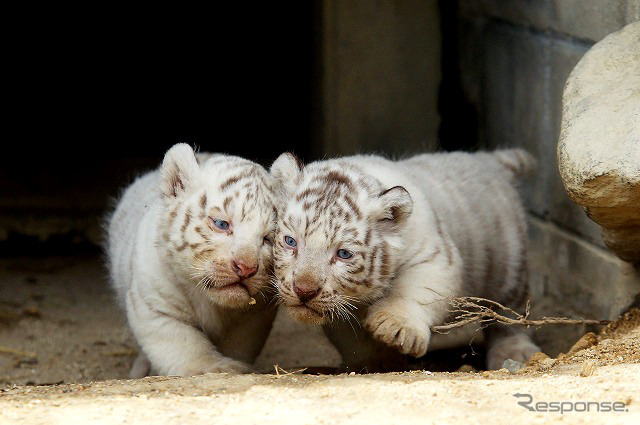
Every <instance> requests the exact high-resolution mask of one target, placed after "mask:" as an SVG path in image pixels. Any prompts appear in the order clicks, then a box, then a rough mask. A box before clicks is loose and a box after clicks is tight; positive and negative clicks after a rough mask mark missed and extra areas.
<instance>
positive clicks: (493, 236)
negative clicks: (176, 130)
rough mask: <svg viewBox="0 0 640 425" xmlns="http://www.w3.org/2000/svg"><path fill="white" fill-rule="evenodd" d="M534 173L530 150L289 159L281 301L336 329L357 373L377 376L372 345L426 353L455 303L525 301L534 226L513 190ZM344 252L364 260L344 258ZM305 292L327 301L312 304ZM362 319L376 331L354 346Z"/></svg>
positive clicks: (278, 249)
mask: <svg viewBox="0 0 640 425" xmlns="http://www.w3.org/2000/svg"><path fill="white" fill-rule="evenodd" d="M532 164H533V161H532V160H531V157H530V156H529V155H528V154H526V153H525V152H524V151H520V150H505V151H497V152H494V153H477V154H468V153H440V154H428V155H419V156H415V157H412V158H410V159H407V160H403V161H397V162H394V161H390V160H386V159H384V158H381V157H376V156H354V157H347V158H340V159H332V160H327V161H320V162H315V163H312V164H309V165H307V166H306V167H303V168H302V167H300V165H299V164H298V163H296V162H295V161H294V160H293V158H292V157H291V156H288V155H287V154H285V155H283V156H281V157H280V158H279V159H278V160H276V162H275V163H274V165H273V166H272V169H271V172H272V174H273V176H274V179H275V182H276V183H275V189H276V191H277V192H278V193H279V198H280V199H282V202H281V204H280V205H278V225H277V230H276V236H275V242H274V254H273V255H274V270H275V274H276V277H277V282H276V285H277V287H278V291H279V296H280V297H281V299H282V301H283V302H284V304H285V305H287V307H288V310H289V311H290V313H291V314H292V315H293V316H294V317H295V318H297V319H299V320H302V321H305V322H311V323H317V324H323V325H326V326H325V328H326V330H327V332H328V334H329V337H330V339H332V341H333V342H334V343H335V344H336V346H337V347H338V348H339V349H340V351H341V352H342V355H343V360H344V361H345V364H348V365H350V366H352V367H369V368H371V367H370V366H371V365H369V364H362V362H363V361H364V362H365V363H366V361H365V360H363V359H366V358H367V356H366V355H363V354H362V351H367V350H369V348H366V347H364V346H365V345H366V344H367V341H369V340H371V341H377V342H378V343H384V344H386V345H388V346H391V347H395V348H396V349H397V350H398V351H399V352H401V353H403V354H410V355H413V356H416V357H418V356H422V355H424V354H425V352H426V351H427V347H428V346H429V344H430V341H431V330H430V327H431V326H433V325H438V324H442V323H443V322H444V321H445V320H446V318H447V316H448V304H447V302H446V298H447V297H451V296H461V295H474V296H479V297H486V298H491V299H493V300H496V301H499V302H503V303H506V304H508V305H512V306H515V305H517V304H518V303H521V302H522V301H523V299H524V297H525V289H526V281H525V277H526V265H525V249H526V248H525V246H526V237H527V235H526V222H525V216H524V212H523V209H522V206H521V202H520V199H519V197H518V194H517V192H516V190H515V188H514V185H513V183H514V182H516V181H517V180H518V178H519V177H520V176H521V175H522V174H524V173H525V172H526V171H527V168H530V167H531V166H532ZM285 236H289V237H292V238H294V239H295V240H296V241H297V247H296V248H295V249H292V248H291V247H289V246H287V243H286V242H285V240H284V237H285ZM340 249H346V250H348V251H350V252H352V253H353V257H352V258H351V259H349V260H347V261H344V260H342V259H340V258H337V251H338V250H340ZM301 288H302V289H301ZM300 291H303V292H304V293H305V294H307V293H309V294H310V293H316V295H315V296H314V297H313V298H311V299H310V300H304V299H302V298H300V297H299V296H298V295H299V293H300ZM311 291H315V292H311ZM356 318H357V319H358V320H359V321H361V322H362V325H363V327H364V329H366V331H367V333H366V334H364V335H360V336H358V337H357V338H354V335H353V332H351V339H352V341H351V343H349V342H345V341H344V339H345V338H348V337H349V332H348V331H347V332H345V331H344V329H341V327H344V326H351V324H349V323H348V322H349V321H350V320H353V319H356ZM353 331H354V332H356V334H358V332H359V331H358V330H357V329H356V326H354V329H353ZM511 336H512V335H511V334H508V335H504V337H505V338H506V337H511ZM517 338H520V336H518V337H517ZM490 339H491V338H490ZM520 340H521V338H520V339H518V341H520ZM500 341H503V342H504V338H502V337H501V338H498V342H500ZM514 341H515V340H514ZM522 341H524V342H525V343H522V344H520V343H518V344H515V345H516V349H515V350H516V351H517V352H511V351H509V352H504V350H502V351H500V353H494V354H493V357H492V359H490V366H492V367H495V365H496V364H497V363H499V365H498V366H501V364H502V363H501V360H504V358H506V357H514V358H517V359H521V358H522V357H526V356H528V355H530V354H532V350H535V349H537V347H535V345H533V344H532V343H530V341H529V340H528V339H526V341H525V340H522ZM515 342H517V341H515ZM354 344H355V346H354ZM503 345H504V344H503ZM356 347H357V348H356ZM356 352H358V353H357V355H356V356H355V358H357V359H358V360H357V361H351V360H350V358H354V356H353V353H356ZM371 352H372V353H377V352H379V348H376V347H373V348H371ZM520 354H522V355H520ZM490 355H491V352H490ZM369 360H371V359H369ZM369 360H367V361H369ZM358 363H359V364H358Z"/></svg>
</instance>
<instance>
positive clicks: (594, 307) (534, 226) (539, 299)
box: [529, 218, 640, 355]
mask: <svg viewBox="0 0 640 425" xmlns="http://www.w3.org/2000/svg"><path fill="white" fill-rule="evenodd" d="M529 244H530V245H529V285H530V288H531V290H530V294H531V297H530V298H531V317H532V318H537V317H542V316H564V317H575V318H585V319H615V318H616V317H618V316H619V315H620V314H621V313H622V312H623V311H624V310H625V309H626V308H627V307H628V306H629V305H630V304H631V303H632V302H633V299H634V297H635V295H636V294H638V293H639V292H640V270H638V269H634V268H633V266H631V265H630V264H628V263H625V262H624V261H622V260H620V259H618V258H617V257H616V256H615V255H614V254H612V253H611V252H610V251H608V250H605V249H603V248H601V247H598V246H596V245H593V244H591V243H589V242H586V241H584V240H583V239H581V238H579V237H576V236H575V235H573V234H571V233H569V232H566V231H564V230H561V229H560V228H559V227H557V226H555V225H553V224H551V223H549V222H545V221H542V220H539V219H536V218H530V220H529ZM585 330H586V329H585V328H584V327H579V326H576V327H574V326H547V327H542V328H540V329H538V330H537V331H536V340H537V341H538V342H539V343H540V344H541V345H542V348H543V349H545V352H547V353H549V354H552V355H553V354H557V353H558V352H560V351H566V350H567V349H568V348H569V346H570V345H571V344H572V342H574V341H576V340H577V339H578V338H579V337H580V336H581V335H582V334H583V333H584V331H585ZM560 335H564V337H563V338H559V336H560ZM563 343H564V344H565V345H563Z"/></svg>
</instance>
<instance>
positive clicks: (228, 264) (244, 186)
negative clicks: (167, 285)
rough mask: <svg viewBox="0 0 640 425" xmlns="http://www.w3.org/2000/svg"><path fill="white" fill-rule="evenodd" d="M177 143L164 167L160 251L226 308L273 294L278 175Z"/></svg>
mask: <svg viewBox="0 0 640 425" xmlns="http://www.w3.org/2000/svg"><path fill="white" fill-rule="evenodd" d="M198 158H199V159H200V160H201V163H200V164H199V163H198V161H197V160H196V156H195V154H194V152H193V149H191V147H189V146H188V145H186V144H177V145H175V146H173V147H172V148H171V149H169V151H168V152H167V153H166V155H165V157H164V160H163V163H162V166H161V168H160V175H161V178H160V180H161V191H162V197H163V199H164V211H163V220H162V225H161V231H160V233H159V238H160V239H159V241H158V244H159V246H160V247H161V248H162V249H163V252H164V254H165V260H166V261H167V262H168V263H169V264H170V266H171V268H172V270H174V273H176V274H177V275H178V279H179V280H180V281H182V282H184V283H185V284H187V285H189V286H191V290H193V291H201V292H202V293H203V294H206V296H207V297H208V298H209V299H210V300H211V301H212V302H214V303H216V304H218V305H221V306H226V307H233V308H236V307H244V306H248V305H250V304H254V303H255V302H256V301H255V298H254V297H258V296H259V295H261V294H262V293H263V291H264V290H265V289H267V288H269V283H270V277H271V274H272V259H271V251H272V240H273V239H272V238H273V232H274V226H275V210H274V205H273V202H272V199H273V193H272V189H271V176H270V175H269V173H268V172H267V171H266V170H265V169H264V168H263V167H262V166H260V165H258V164H255V163H253V162H251V161H248V160H246V159H242V158H239V157H235V156H228V155H211V154H200V155H198Z"/></svg>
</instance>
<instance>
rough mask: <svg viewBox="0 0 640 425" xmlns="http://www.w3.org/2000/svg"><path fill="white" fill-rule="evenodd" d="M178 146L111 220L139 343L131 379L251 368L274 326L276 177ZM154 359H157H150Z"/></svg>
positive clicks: (111, 246) (115, 258)
mask: <svg viewBox="0 0 640 425" xmlns="http://www.w3.org/2000/svg"><path fill="white" fill-rule="evenodd" d="M199 158H200V159H201V162H202V163H201V164H198V162H197V160H196V156H195V155H194V152H193V150H192V149H191V147H189V146H188V145H186V144H177V145H175V146H173V147H172V148H171V149H169V151H168V152H167V153H166V155H165V157H164V160H163V162H162V166H161V167H160V168H159V169H158V170H156V171H152V172H150V173H147V174H145V175H143V176H141V177H139V178H138V179H137V180H136V181H135V182H134V183H133V184H132V185H131V186H129V187H128V188H127V189H126V191H125V192H124V195H123V196H122V198H121V199H120V201H119V203H118V205H117V207H116V210H115V212H114V213H113V215H112V216H111V217H110V219H109V221H108V249H107V251H108V257H109V258H108V259H109V269H110V272H111V278H112V281H113V285H114V287H115V289H116V292H117V295H118V298H119V300H120V301H121V304H123V305H124V307H125V308H126V312H127V318H128V321H129V325H130V327H131V329H132V331H133V334H134V335H135V337H136V340H137V341H138V343H139V345H140V347H141V349H142V350H141V351H142V352H141V355H140V356H139V357H138V359H137V360H136V361H135V362H134V365H133V368H132V370H131V373H130V376H131V377H134V378H137V377H142V376H145V375H147V374H148V373H150V372H153V373H155V374H161V375H182V376H188V375H197V374H202V373H207V372H247V371H249V370H250V366H249V363H251V362H253V360H254V359H255V357H256V356H257V355H258V354H259V352H260V350H261V349H262V346H263V345H264V342H265V340H266V338H267V335H268V334H269V331H270V329H271V324H272V322H273V319H274V316H275V309H274V308H272V307H269V306H268V300H267V297H266V296H264V295H262V294H263V291H264V290H265V289H267V288H268V287H269V286H270V285H269V281H270V276H271V270H272V268H271V267H272V266H271V261H272V258H271V250H272V246H271V245H272V242H271V240H272V239H271V238H272V236H273V231H274V226H275V210H274V206H273V202H272V197H273V193H272V189H271V176H270V175H269V174H268V173H267V171H266V170H265V169H264V168H263V167H262V166H260V165H258V164H255V163H253V162H251V161H248V160H245V159H242V158H238V157H234V156H227V155H212V154H202V155H199ZM147 359H148V360H147Z"/></svg>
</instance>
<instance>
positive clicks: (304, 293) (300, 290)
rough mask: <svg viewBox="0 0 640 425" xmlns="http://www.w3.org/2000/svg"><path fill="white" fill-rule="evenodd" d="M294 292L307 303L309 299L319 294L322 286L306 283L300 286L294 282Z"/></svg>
mask: <svg viewBox="0 0 640 425" xmlns="http://www.w3.org/2000/svg"><path fill="white" fill-rule="evenodd" d="M293 292H295V293H296V295H297V296H298V298H299V299H300V301H302V302H303V303H306V302H307V301H309V300H311V299H312V298H313V297H315V296H316V295H318V292H320V288H315V287H306V286H304V285H300V286H298V285H296V284H294V285H293Z"/></svg>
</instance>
